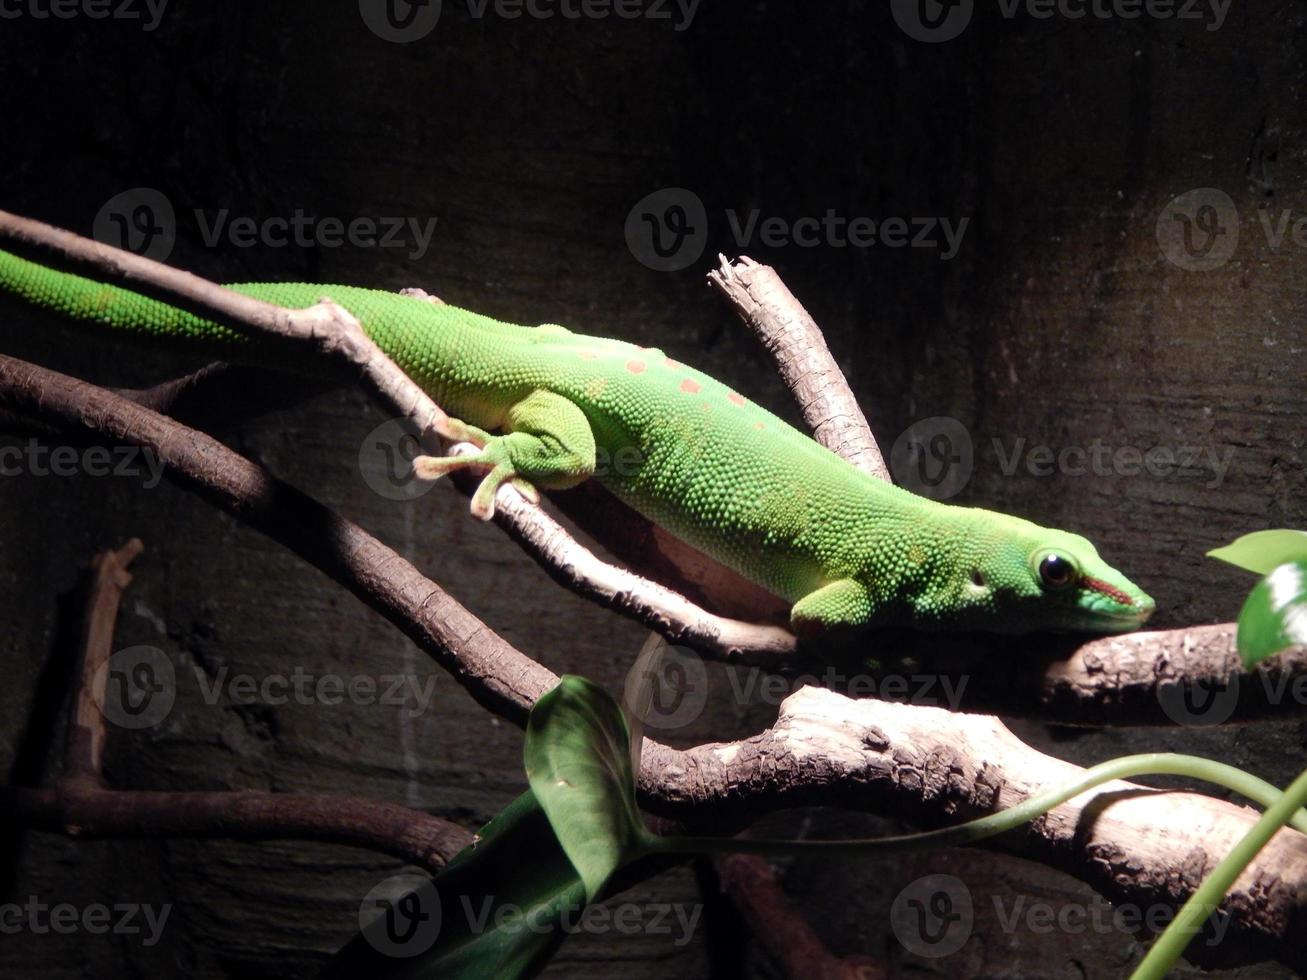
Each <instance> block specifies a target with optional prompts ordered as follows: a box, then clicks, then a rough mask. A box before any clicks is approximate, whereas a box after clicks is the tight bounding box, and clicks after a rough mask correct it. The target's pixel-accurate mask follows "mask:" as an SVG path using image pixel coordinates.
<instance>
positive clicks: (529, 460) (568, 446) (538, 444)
mask: <svg viewBox="0 0 1307 980" xmlns="http://www.w3.org/2000/svg"><path fill="white" fill-rule="evenodd" d="M453 425H457V426H461V427H462V429H463V430H466V431H468V432H470V433H475V434H476V435H479V436H481V437H482V438H479V439H473V440H472V441H474V442H477V443H479V444H480V445H481V448H480V450H478V451H474V452H470V453H466V454H459V455H455V456H419V457H417V458H416V459H414V460H413V472H414V474H415V475H416V476H417V477H418V478H419V479H423V480H438V479H439V478H440V477H442V476H444V475H445V474H447V473H452V472H453V471H455V470H461V469H469V468H476V469H482V470H488V471H489V472H487V473H486V475H485V478H484V479H483V480H482V481H481V485H480V486H478V487H477V489H476V493H474V494H473V495H472V507H471V510H472V516H473V517H476V518H478V519H479V520H483V521H488V520H490V519H491V518H492V517H494V516H495V494H496V493H497V492H498V490H499V488H500V487H501V486H503V485H504V484H505V483H508V484H509V485H511V486H513V487H515V488H516V489H517V490H518V491H519V492H520V493H521V494H522V495H523V496H524V497H526V499H527V500H530V501H531V502H532V503H539V502H540V494H539V492H538V490H537V489H536V488H537V487H544V488H546V489H551V490H561V489H566V488H567V487H574V486H576V485H577V484H578V483H581V482H583V481H584V480H587V479H589V478H590V477H591V476H593V475H594V471H595V441H594V434H593V433H592V432H591V431H590V423H589V422H588V421H587V419H586V417H585V415H584V413H583V412H582V411H581V410H580V409H579V408H577V407H576V405H574V404H573V403H572V402H570V401H568V400H567V399H566V398H564V397H563V396H561V395H557V394H555V393H553V392H550V391H533V392H531V394H529V395H527V396H526V397H525V398H523V399H522V400H521V401H519V402H516V403H515V404H514V405H512V406H511V407H510V408H509V409H508V412H507V423H506V424H505V426H504V429H505V432H504V434H503V435H498V436H492V435H489V434H488V433H485V432H482V431H481V430H479V429H474V428H473V427H472V426H466V425H464V423H461V422H455V421H454V420H451V427H452V426H453Z"/></svg>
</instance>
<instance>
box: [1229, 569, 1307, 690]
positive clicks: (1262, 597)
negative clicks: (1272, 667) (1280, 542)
mask: <svg viewBox="0 0 1307 980" xmlns="http://www.w3.org/2000/svg"><path fill="white" fill-rule="evenodd" d="M1236 642H1237V644H1238V647H1239V653H1240V654H1241V655H1242V657H1243V663H1244V667H1245V668H1248V669H1252V667H1253V666H1254V665H1256V664H1257V663H1259V662H1261V661H1262V660H1265V659H1266V658H1267V657H1269V656H1272V655H1273V654H1277V653H1279V652H1280V651H1282V650H1286V649H1288V648H1289V647H1292V646H1301V645H1303V644H1307V561H1294V562H1289V563H1288V564H1285V565H1281V566H1279V567H1278V568H1276V569H1275V570H1273V571H1272V572H1271V574H1270V575H1267V576H1266V577H1265V578H1264V579H1262V580H1261V581H1260V582H1258V583H1257V585H1256V586H1254V587H1253V590H1252V592H1251V593H1250V594H1249V596H1248V601H1247V602H1245V603H1244V604H1243V609H1241V610H1240V611H1239V629H1238V633H1237V634H1236Z"/></svg>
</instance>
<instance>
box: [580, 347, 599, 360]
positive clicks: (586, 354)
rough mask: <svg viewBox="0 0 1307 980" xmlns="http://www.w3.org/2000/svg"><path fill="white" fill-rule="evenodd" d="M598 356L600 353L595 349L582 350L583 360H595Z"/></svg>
mask: <svg viewBox="0 0 1307 980" xmlns="http://www.w3.org/2000/svg"><path fill="white" fill-rule="evenodd" d="M598 356H599V355H598V354H596V353H595V352H594V351H592V350H583V351H581V360H583V361H593V360H594V359H595V358H597V357H598Z"/></svg>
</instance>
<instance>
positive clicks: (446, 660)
mask: <svg viewBox="0 0 1307 980" xmlns="http://www.w3.org/2000/svg"><path fill="white" fill-rule="evenodd" d="M0 408H5V409H8V410H10V411H13V412H18V413H21V414H24V415H29V416H33V415H34V416H37V417H40V418H43V419H45V420H47V421H55V422H57V423H59V424H61V425H62V426H65V427H72V428H73V429H74V430H77V429H81V430H84V431H89V432H91V433H94V434H95V435H97V436H98V437H100V438H102V439H107V440H109V441H111V442H115V443H130V444H132V445H137V446H143V447H148V448H149V449H150V450H151V452H153V453H154V454H155V456H156V458H157V459H159V461H160V462H161V463H162V464H163V465H164V466H165V467H166V469H167V471H168V473H169V474H170V476H171V477H172V478H173V479H174V480H176V481H177V482H178V483H180V484H181V485H182V486H184V487H186V488H187V489H190V490H194V491H195V492H197V493H198V494H200V496H202V497H204V498H205V499H206V500H208V501H210V502H211V503H213V504H215V505H216V506H218V507H221V508H223V509H224V510H226V511H228V512H229V513H231V514H232V515H233V516H235V517H237V518H239V519H240V520H242V521H245V522H246V523H248V524H250V525H251V526H253V527H255V528H258V529H259V530H260V531H262V532H263V533H265V534H267V535H268V536H269V537H271V538H273V539H274V540H277V541H279V542H281V543H282V544H284V545H285V546H286V547H288V548H289V549H290V550H291V551H293V552H295V553H296V554H298V555H299V556H300V557H302V558H304V559H305V560H306V561H308V562H309V563H310V564H312V565H314V566H316V567H317V568H319V569H321V570H322V571H323V572H325V573H326V574H327V575H328V576H330V577H331V578H333V579H335V580H336V581H337V582H339V583H340V584H341V585H344V586H345V587H346V588H347V589H349V590H350V591H351V592H353V593H354V594H355V595H356V596H358V597H359V598H360V599H362V600H363V601H364V602H365V603H367V604H368V605H370V606H372V608H374V609H376V610H377V611H378V612H380V613H381V614H382V615H383V616H385V617H386V618H387V619H389V620H390V621H391V622H392V623H394V624H395V625H396V626H398V627H399V628H400V629H401V631H403V632H404V633H405V635H407V636H408V637H409V638H410V639H412V640H413V641H414V642H415V643H417V644H418V645H419V646H420V647H422V649H424V650H425V651H426V652H427V653H429V654H430V655H431V656H433V657H434V658H435V660H436V661H437V662H438V663H439V664H440V665H441V666H442V667H444V668H445V669H446V670H447V671H449V672H450V674H451V675H453V677H454V678H455V679H456V680H458V681H459V683H461V684H463V686H464V687H466V688H467V689H468V690H469V691H470V692H471V693H472V695H473V697H475V698H476V699H477V700H478V702H480V703H481V704H482V705H483V706H484V707H486V708H489V709H490V710H491V711H493V712H495V713H496V714H498V715H501V716H503V717H507V718H511V719H512V720H513V721H514V722H516V723H517V724H519V725H520V724H523V723H525V721H526V715H527V712H528V711H529V710H530V708H531V705H532V704H534V703H535V700H536V698H538V697H539V696H540V695H541V694H543V693H544V692H545V691H547V690H549V689H550V688H551V687H553V686H554V684H556V683H557V681H558V679H557V677H555V675H554V674H552V673H551V672H549V671H548V670H546V669H545V668H543V667H541V666H540V665H539V664H537V663H536V662H535V661H533V660H531V659H530V658H528V657H526V656H525V655H523V654H522V653H520V652H518V651H517V650H515V649H513V648H512V647H511V646H509V645H508V644H507V643H505V642H504V640H503V639H501V638H500V637H499V636H498V635H497V634H495V633H494V631H493V630H491V629H490V628H489V627H488V626H486V625H485V624H484V623H483V622H481V621H480V620H479V619H477V618H476V617H475V616H473V615H472V614H471V613H470V612H468V611H467V610H466V609H464V608H463V607H462V606H460V605H459V604H458V603H457V602H455V601H454V600H453V599H452V598H451V597H450V596H449V595H448V594H447V593H446V592H445V591H444V590H443V589H441V588H440V587H439V586H437V585H436V584H435V583H434V582H432V581H431V580H430V579H428V578H427V577H426V576H424V575H422V574H421V573H420V572H418V570H417V569H416V568H414V567H413V566H412V565H411V564H410V563H409V562H407V561H405V560H404V559H403V558H402V557H401V556H400V555H398V554H397V553H396V552H395V551H393V550H392V549H390V548H388V547H386V546H385V545H384V544H382V543H381V542H380V541H378V540H377V539H376V538H374V537H372V535H370V534H368V533H367V532H366V531H364V530H363V529H362V528H360V527H358V526H357V525H355V524H352V523H350V522H349V521H346V520H345V519H343V518H341V517H340V516H339V515H337V514H336V513H334V512H333V511H331V510H330V509H328V508H326V507H324V506H322V504H320V503H318V502H317V501H315V500H313V499H312V498H310V497H308V496H307V495H305V494H303V493H301V492H300V491H298V490H296V489H295V488H293V487H291V486H289V485H288V484H285V483H282V482H281V481H280V480H277V479H276V478H275V477H273V476H271V475H270V474H269V473H268V472H267V471H265V470H264V469H262V468H261V467H259V466H256V465H255V464H253V463H251V462H250V461H249V460H247V459H245V458H244V457H242V456H239V455H238V454H236V453H234V452H232V451H231V450H230V449H228V448H227V447H226V446H224V445H223V444H222V443H220V442H218V441H217V440H216V439H213V438H211V437H210V436H207V435H205V434H204V433H202V432H198V431H196V430H194V429H189V428H186V427H185V426H182V425H179V424H178V423H176V422H174V421H173V420H171V419H169V418H166V417H165V416H162V415H159V414H158V413H157V412H152V411H150V410H148V409H145V408H142V407H140V406H139V405H136V404H135V403H133V402H130V401H128V400H126V399H124V398H122V397H121V396H119V395H114V394H112V393H110V392H108V391H105V390H104V389H101V388H96V387H95V386H93V385H88V384H86V383H85V382H81V381H77V380H75V379H73V378H69V377H67V376H65V375H61V374H57V373H55V372H53V371H48V370H46V369H44V368H40V367H37V366H36V365H33V364H27V363H25V362H23V361H20V360H17V359H16V358H11V357H5V356H0Z"/></svg>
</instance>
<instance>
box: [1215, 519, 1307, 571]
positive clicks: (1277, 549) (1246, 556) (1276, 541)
mask: <svg viewBox="0 0 1307 980" xmlns="http://www.w3.org/2000/svg"><path fill="white" fill-rule="evenodd" d="M1207 557H1208V558H1219V559H1220V560H1221V561H1224V562H1229V563H1230V564H1231V565H1236V566H1238V567H1239V568H1246V569H1247V570H1248V571H1250V572H1256V573H1257V574H1258V575H1267V574H1269V573H1270V572H1271V571H1273V570H1274V569H1276V568H1279V567H1280V566H1281V565H1283V564H1285V563H1287V562H1291V561H1307V531H1291V530H1289V529H1287V528H1280V529H1277V530H1272V531H1254V532H1253V533H1252V534H1245V535H1244V536H1243V537H1241V538H1239V539H1237V540H1236V541H1234V542H1232V543H1231V544H1227V545H1226V546H1225V547H1224V548H1214V549H1213V550H1211V551H1209V552H1208V553H1207Z"/></svg>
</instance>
